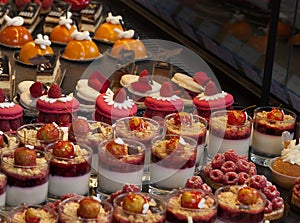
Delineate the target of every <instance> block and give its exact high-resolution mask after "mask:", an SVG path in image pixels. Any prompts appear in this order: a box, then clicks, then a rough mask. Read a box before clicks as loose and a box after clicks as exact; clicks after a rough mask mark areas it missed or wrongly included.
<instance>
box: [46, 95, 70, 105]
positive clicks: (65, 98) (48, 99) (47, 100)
mask: <svg viewBox="0 0 300 223" xmlns="http://www.w3.org/2000/svg"><path fill="white" fill-rule="evenodd" d="M40 99H41V100H42V101H45V102H48V103H51V104H52V103H55V102H57V101H58V102H64V103H66V102H68V101H72V100H73V99H72V97H70V96H68V95H67V96H64V97H60V98H49V97H48V95H42V96H41V97H40Z"/></svg>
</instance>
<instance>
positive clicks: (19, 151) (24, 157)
mask: <svg viewBox="0 0 300 223" xmlns="http://www.w3.org/2000/svg"><path fill="white" fill-rule="evenodd" d="M14 161H15V164H16V165H20V166H35V165H36V151H35V150H33V149H29V148H27V147H18V148H16V149H15V152H14Z"/></svg>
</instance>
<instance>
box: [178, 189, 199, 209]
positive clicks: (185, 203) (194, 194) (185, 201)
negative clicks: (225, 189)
mask: <svg viewBox="0 0 300 223" xmlns="http://www.w3.org/2000/svg"><path fill="white" fill-rule="evenodd" d="M203 198H204V197H203V194H202V193H201V192H200V191H196V190H195V191H185V192H183V194H182V196H181V206H182V207H184V208H192V209H198V208H201V207H203V205H204V204H203V201H205V200H204V199H203Z"/></svg>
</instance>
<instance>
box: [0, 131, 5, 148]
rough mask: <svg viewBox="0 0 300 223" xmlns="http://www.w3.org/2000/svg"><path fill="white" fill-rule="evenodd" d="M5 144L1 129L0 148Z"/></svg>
mask: <svg viewBox="0 0 300 223" xmlns="http://www.w3.org/2000/svg"><path fill="white" fill-rule="evenodd" d="M3 146H4V133H3V132H2V131H0V148H2V147H3Z"/></svg>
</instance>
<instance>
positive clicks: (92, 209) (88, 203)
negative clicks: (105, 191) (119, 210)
mask: <svg viewBox="0 0 300 223" xmlns="http://www.w3.org/2000/svg"><path fill="white" fill-rule="evenodd" d="M100 209H101V204H100V203H99V201H97V200H96V199H94V198H92V197H85V198H83V199H82V200H81V201H80V202H79V208H78V209H77V215H78V216H79V217H82V218H88V219H90V218H97V216H98V214H99V212H100Z"/></svg>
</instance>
